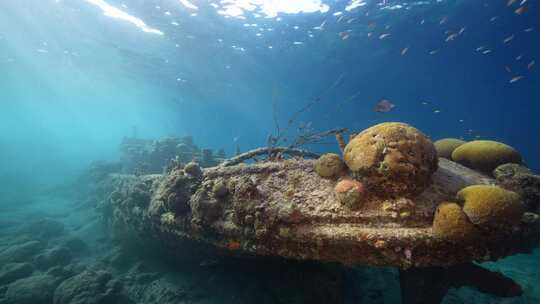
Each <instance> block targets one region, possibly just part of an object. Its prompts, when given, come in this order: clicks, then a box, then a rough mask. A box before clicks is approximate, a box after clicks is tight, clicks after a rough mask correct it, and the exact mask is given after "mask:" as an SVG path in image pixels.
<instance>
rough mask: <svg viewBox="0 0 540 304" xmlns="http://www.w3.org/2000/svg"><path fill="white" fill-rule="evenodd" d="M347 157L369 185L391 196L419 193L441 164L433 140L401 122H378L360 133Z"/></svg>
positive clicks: (356, 175)
mask: <svg viewBox="0 0 540 304" xmlns="http://www.w3.org/2000/svg"><path fill="white" fill-rule="evenodd" d="M344 160H345V163H346V164H347V166H348V167H349V169H350V170H351V171H352V172H353V173H354V175H355V177H356V178H357V179H360V180H361V181H362V182H363V183H366V184H367V185H368V188H371V189H377V190H378V191H379V192H381V194H388V195H415V194H419V193H420V192H422V191H423V190H424V189H425V188H426V187H427V186H428V185H429V184H430V182H431V175H432V174H433V173H434V172H435V171H436V170H437V164H438V163H437V162H438V158H437V152H436V150H435V147H434V146H433V143H432V142H431V141H430V140H429V139H428V138H427V137H426V136H425V135H424V134H423V133H422V132H420V131H419V130H417V129H416V128H414V127H412V126H410V125H408V124H405V123H399V122H388V123H382V124H378V125H375V126H373V127H371V128H368V129H366V130H364V131H362V132H361V133H359V134H358V135H356V136H355V137H354V138H353V139H352V140H351V141H350V142H349V144H347V146H346V147H345V150H344Z"/></svg>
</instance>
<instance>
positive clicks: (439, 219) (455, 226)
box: [433, 202, 478, 241]
mask: <svg viewBox="0 0 540 304" xmlns="http://www.w3.org/2000/svg"><path fill="white" fill-rule="evenodd" d="M477 234H478V230H477V229H476V227H475V226H474V224H473V223H471V221H470V220H469V218H468V217H467V215H466V214H465V212H463V210H462V209H461V207H460V206H459V205H458V204H456V203H453V202H443V203H441V204H440V205H439V206H438V207H437V210H436V211H435V217H434V218H433V235H435V236H436V237H439V238H442V239H447V240H453V241H462V240H468V239H469V240H470V239H473V238H474V237H476V236H477Z"/></svg>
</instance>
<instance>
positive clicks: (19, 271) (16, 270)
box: [0, 263, 34, 285]
mask: <svg viewBox="0 0 540 304" xmlns="http://www.w3.org/2000/svg"><path fill="white" fill-rule="evenodd" d="M32 272H34V267H33V266H32V264H30V263H9V264H5V265H4V266H3V267H2V269H0V285H4V284H8V283H11V282H13V281H15V280H18V279H22V278H25V277H27V276H29V275H31V274H32Z"/></svg>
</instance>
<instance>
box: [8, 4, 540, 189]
mask: <svg viewBox="0 0 540 304" xmlns="http://www.w3.org/2000/svg"><path fill="white" fill-rule="evenodd" d="M91 2H92V1H86V0H78V1H76V0H65V1H64V0H60V1H54V0H46V1H38V0H28V1H3V2H2V3H1V4H0V8H1V9H0V71H1V72H2V81H0V102H1V105H0V122H1V123H0V147H2V149H0V166H1V168H2V170H1V171H0V180H1V183H2V185H9V187H19V186H20V187H28V185H33V186H35V185H45V184H51V183H59V182H62V181H64V180H66V179H69V178H71V177H72V176H73V175H76V174H77V172H78V170H80V169H81V168H83V167H84V166H85V165H86V164H88V163H89V162H90V161H92V160H95V159H116V158H117V157H118V143H119V142H120V140H121V139H122V137H123V136H126V135H130V134H131V132H132V128H133V126H136V127H137V130H138V133H139V136H141V137H148V138H150V137H162V136H167V135H178V136H181V135H188V134H189V135H193V136H194V137H195V141H196V143H197V144H199V145H200V146H205V147H211V148H225V150H226V152H227V153H228V154H233V153H234V151H235V149H236V145H237V144H238V145H239V146H240V148H241V149H242V150H247V149H250V148H254V147H258V146H262V145H265V144H266V139H267V137H268V135H269V134H270V133H272V132H274V130H275V129H274V121H273V110H272V109H273V108H274V106H275V108H277V114H278V118H279V122H280V126H281V127H282V128H283V127H284V126H285V125H287V121H288V120H289V119H290V118H291V117H295V120H294V123H293V128H292V131H293V132H292V133H290V135H291V137H294V135H295V134H294V130H296V127H297V126H298V124H300V123H302V122H303V123H308V122H311V123H312V126H313V128H314V129H316V130H320V131H324V130H326V129H331V128H335V127H346V128H349V129H351V130H354V131H358V130H361V129H364V128H366V127H368V126H370V125H373V124H375V123H378V122H383V121H403V122H407V123H410V124H412V125H414V126H416V127H418V128H419V129H421V130H422V131H424V132H425V133H426V134H428V135H429V136H430V137H432V138H433V139H437V138H441V137H463V138H465V139H474V138H482V139H495V140H500V141H503V142H506V143H508V144H510V145H512V146H514V147H516V148H517V149H518V150H519V151H521V152H522V154H523V155H524V157H525V159H526V161H527V162H528V163H529V164H530V165H531V166H532V167H533V168H534V169H539V168H540V159H538V158H537V154H538V152H539V151H540V144H539V142H538V140H537V134H538V133H539V132H540V126H539V124H537V117H538V116H539V114H540V106H539V105H538V101H539V94H540V93H539V92H538V84H539V80H540V78H539V77H540V76H539V74H538V71H537V66H535V67H533V68H532V69H531V70H528V69H527V64H528V63H529V62H530V61H532V60H534V59H536V58H537V57H538V58H540V56H538V55H539V51H540V42H538V41H539V37H540V32H539V31H540V13H539V11H538V7H537V6H538V3H536V2H535V1H532V0H531V1H527V2H526V3H525V4H524V6H526V7H527V8H528V11H527V12H526V13H524V14H522V15H517V14H515V13H514V10H515V9H516V8H518V7H519V2H520V1H518V3H516V4H514V5H513V6H512V7H507V5H506V1H487V0H484V1H480V0H470V1H441V2H437V1H423V2H409V3H408V4H407V3H401V2H399V1H388V2H389V3H388V4H387V5H382V4H381V2H382V1H366V5H365V6H361V7H358V8H355V9H353V10H351V11H345V10H344V8H345V7H346V5H347V4H349V1H324V4H325V5H328V6H329V10H328V11H327V12H325V13H321V12H313V13H299V14H279V15H278V16H279V18H280V20H276V18H264V17H259V18H256V17H254V16H253V12H251V13H248V12H246V14H245V16H246V19H238V18H234V17H232V18H225V16H223V15H220V14H218V13H217V12H216V11H217V10H216V8H214V7H212V6H211V4H212V2H210V1H193V3H194V4H196V5H197V6H198V9H197V10H193V9H190V8H187V7H185V6H183V5H182V4H181V3H180V2H179V1H177V0H160V1H142V0H130V1H128V0H125V1H112V0H109V1H108V2H107V3H108V4H109V5H111V6H114V7H116V8H118V9H121V10H123V11H124V12H126V13H128V14H130V15H131V16H134V17H137V18H140V19H141V20H142V21H144V22H145V23H146V25H147V26H148V27H149V28H152V29H156V30H159V31H161V32H162V34H163V35H159V34H156V33H146V32H143V31H142V30H141V29H140V28H138V27H137V26H136V25H135V24H133V23H130V22H128V21H125V20H120V19H118V18H110V17H108V16H105V15H104V14H103V11H102V10H101V9H100V7H99V6H97V5H96V4H95V2H94V3H91ZM286 2H287V1H285V3H286ZM122 4H125V7H123V6H122ZM215 4H216V5H219V6H221V5H222V4H221V3H220V2H218V1H215ZM395 5H402V8H401V9H393V10H391V9H384V7H386V8H389V7H394V8H396V6H395ZM158 7H159V8H158ZM340 11H341V12H343V15H342V16H343V18H341V20H340V17H341V16H334V15H333V14H334V13H335V12H340ZM165 12H169V13H170V15H168V14H166V13H165ZM254 12H257V10H255V11H254ZM193 13H195V14H196V16H192V15H191V14H193ZM366 13H367V14H368V16H366ZM495 16H497V17H498V18H497V19H496V20H494V21H493V22H492V21H490V19H491V18H492V17H495ZM445 17H446V18H447V22H445V23H443V24H440V21H441V20H442V19H443V18H445ZM352 18H355V19H353V20H351V19H352ZM421 20H424V24H421ZM348 21H350V23H349V22H348ZM171 22H176V23H177V24H178V26H177V25H173V24H171ZM323 22H325V24H324V26H323V29H322V30H317V29H313V28H314V27H317V26H319V25H321V24H322V23H323ZM254 23H255V24H257V25H256V26H245V24H254ZM295 26H296V27H297V28H295ZM387 26H389V28H388V29H386V28H385V27H387ZM462 27H465V31H464V32H463V34H461V35H459V37H457V38H456V39H455V40H453V41H450V42H445V39H446V37H447V36H449V35H450V33H448V34H445V31H447V30H451V31H453V32H458V31H459V30H460V29H461V28H462ZM530 27H532V28H534V30H533V31H531V32H525V31H524V30H525V29H526V28H530ZM269 28H271V29H272V30H271V31H269V30H268V29H269ZM348 30H349V31H350V32H349V38H348V39H346V40H342V39H341V36H340V35H339V33H340V32H345V31H348ZM368 32H372V33H373V34H372V36H371V37H368ZM256 33H261V34H262V35H261V36H256ZM383 33H390V34H391V36H390V37H388V38H386V39H382V40H381V39H379V36H380V35H381V34H383ZM512 34H514V35H515V38H514V39H513V40H512V41H511V42H509V43H507V44H504V43H503V40H504V39H505V38H506V37H508V36H510V35H512ZM310 35H312V37H310ZM295 41H296V42H302V43H303V44H301V45H296V44H294V42H295ZM269 46H272V48H271V49H270V48H268V47H269ZM480 46H486V48H487V49H490V50H492V53H490V54H486V55H484V54H482V53H481V52H477V51H476V48H478V47H480ZM405 47H408V48H409V49H408V52H407V53H406V54H405V56H401V54H400V53H401V51H402V50H403V49H404V48H405ZM436 49H440V53H438V54H435V55H430V54H429V52H430V51H432V50H436ZM520 54H522V59H521V60H519V61H518V60H516V59H515V58H516V57H517V56H518V55H520ZM505 66H509V67H510V68H511V69H512V71H513V73H514V74H510V73H508V72H507V71H505ZM515 75H523V76H524V78H523V79H521V80H520V81H518V82H516V83H513V84H510V83H509V80H510V79H511V78H512V77H513V76H515ZM383 98H384V99H388V100H390V101H391V102H392V103H394V104H396V108H395V109H394V110H393V111H391V112H389V113H376V112H374V111H373V107H374V105H375V104H376V103H377V102H378V101H379V100H381V99H383ZM314 101H315V102H314ZM311 102H312V103H313V106H311V107H309V109H308V110H307V111H305V112H302V114H301V115H298V116H295V113H296V112H297V111H298V110H299V109H302V108H303V107H304V106H306V104H309V103H311ZM423 102H425V103H427V104H423ZM436 110H438V111H440V113H435V111H436ZM460 120H463V121H462V122H460ZM235 138H237V142H235V141H234V139H235ZM328 143H329V144H326V145H324V144H323V145H316V146H311V147H309V148H311V149H315V150H319V151H323V150H324V151H328V150H336V149H337V146H336V145H335V144H334V141H333V139H332V138H330V139H329V141H328Z"/></svg>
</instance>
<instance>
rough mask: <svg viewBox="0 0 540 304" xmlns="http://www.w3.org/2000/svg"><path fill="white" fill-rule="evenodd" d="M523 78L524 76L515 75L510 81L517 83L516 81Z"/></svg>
mask: <svg viewBox="0 0 540 304" xmlns="http://www.w3.org/2000/svg"><path fill="white" fill-rule="evenodd" d="M522 78H523V76H516V77H513V78H512V79H510V81H509V83H515V82H518V81H520V80H521V79H522Z"/></svg>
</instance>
